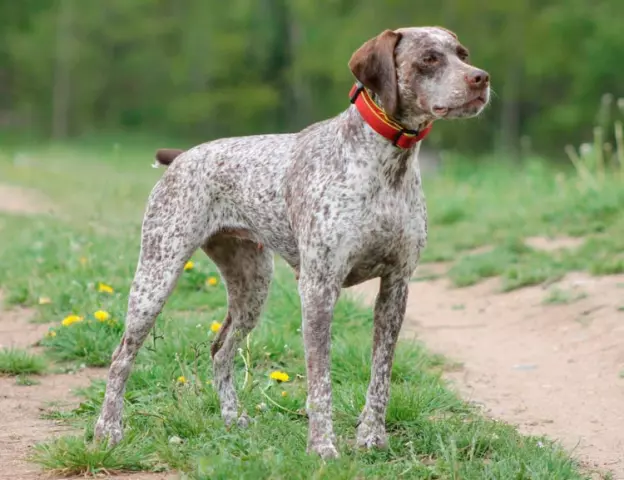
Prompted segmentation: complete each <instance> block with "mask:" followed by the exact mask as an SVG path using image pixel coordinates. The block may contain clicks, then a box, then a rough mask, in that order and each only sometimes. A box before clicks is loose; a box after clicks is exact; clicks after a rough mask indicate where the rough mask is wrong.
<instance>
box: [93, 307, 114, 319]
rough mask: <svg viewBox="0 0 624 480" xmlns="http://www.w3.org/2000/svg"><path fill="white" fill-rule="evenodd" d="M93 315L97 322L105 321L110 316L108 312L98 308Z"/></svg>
mask: <svg viewBox="0 0 624 480" xmlns="http://www.w3.org/2000/svg"><path fill="white" fill-rule="evenodd" d="M93 316H94V317H95V319H96V320H97V321H98V322H105V321H106V320H108V319H109V318H110V313H108V312H107V311H105V310H98V311H97V312H95V313H94V314H93Z"/></svg>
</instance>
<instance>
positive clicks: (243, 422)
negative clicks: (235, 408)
mask: <svg viewBox="0 0 624 480" xmlns="http://www.w3.org/2000/svg"><path fill="white" fill-rule="evenodd" d="M221 417H222V418H223V422H224V423H225V426H226V427H227V428H232V427H234V426H236V427H239V428H247V427H248V426H249V425H251V424H252V422H253V419H252V418H251V417H250V416H249V415H247V412H243V413H241V414H240V415H238V413H237V412H232V411H227V412H222V413H221Z"/></svg>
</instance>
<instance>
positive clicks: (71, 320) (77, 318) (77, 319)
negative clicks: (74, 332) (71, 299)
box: [61, 315, 84, 327]
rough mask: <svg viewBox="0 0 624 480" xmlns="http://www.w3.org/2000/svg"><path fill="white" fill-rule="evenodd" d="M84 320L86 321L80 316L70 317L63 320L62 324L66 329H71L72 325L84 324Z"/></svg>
mask: <svg viewBox="0 0 624 480" xmlns="http://www.w3.org/2000/svg"><path fill="white" fill-rule="evenodd" d="M83 320H84V317H80V316H78V315H68V316H66V317H65V318H64V319H63V321H62V322H61V324H62V325H63V326H64V327H69V326H70V325H71V324H73V323H78V322H82V321H83Z"/></svg>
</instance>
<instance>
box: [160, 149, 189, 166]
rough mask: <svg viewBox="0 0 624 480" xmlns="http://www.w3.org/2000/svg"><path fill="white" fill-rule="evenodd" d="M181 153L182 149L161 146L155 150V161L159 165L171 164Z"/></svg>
mask: <svg viewBox="0 0 624 480" xmlns="http://www.w3.org/2000/svg"><path fill="white" fill-rule="evenodd" d="M182 153H184V150H180V149H177V148H161V149H159V150H157V151H156V161H157V162H158V163H160V164H161V165H171V164H172V163H173V161H174V160H175V159H176V158H177V157H178V156H179V155H180V154H182Z"/></svg>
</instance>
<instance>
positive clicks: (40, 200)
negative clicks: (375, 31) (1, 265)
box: [0, 184, 176, 480]
mask: <svg viewBox="0 0 624 480" xmlns="http://www.w3.org/2000/svg"><path fill="white" fill-rule="evenodd" d="M55 211H56V209H55V207H54V206H53V205H52V204H51V203H50V201H49V200H48V199H47V198H45V197H44V196H43V195H41V194H39V193H38V192H37V191H32V190H27V189H24V188H21V187H14V186H10V185H2V184H0V212H4V213H9V214H17V215H32V214H42V213H44V214H45V213H54V212H55ZM2 305H3V301H2V292H0V348H3V347H16V348H25V349H28V350H31V351H38V350H40V349H38V348H37V347H35V346H34V344H35V343H36V342H37V341H38V340H40V339H41V338H42V337H43V336H44V335H45V333H46V332H47V331H48V328H49V325H42V324H36V323H32V322H31V319H32V318H33V316H34V313H35V312H34V311H33V310H29V309H11V310H5V309H3V308H2ZM105 375H106V370H105V369H88V368H87V369H82V370H80V371H78V372H77V373H75V374H47V375H37V376H32V378H34V379H35V380H36V381H37V382H39V383H37V384H36V385H30V386H20V385H17V383H16V381H15V378H14V377H6V376H1V375H0V412H1V415H0V480H43V479H50V478H64V477H58V476H56V477H55V476H50V475H48V474H45V473H43V472H42V471H41V469H40V468H39V467H38V466H37V465H34V464H32V463H30V462H28V461H27V456H28V455H29V454H30V452H31V450H32V446H33V445H35V444H36V443H39V442H43V441H47V440H51V439H53V438H54V437H56V436H60V435H63V434H67V433H70V430H69V429H68V428H67V427H65V426H62V425H60V424H58V423H57V422H54V421H52V420H44V419H43V418H41V417H42V414H43V413H44V412H45V411H46V410H47V408H49V407H50V405H52V404H53V405H54V408H62V409H70V408H73V407H75V406H77V405H78V403H79V401H80V399H79V398H78V397H76V396H75V395H74V393H73V391H74V390H75V389H77V388H80V387H86V386H87V385H89V383H90V382H91V380H92V379H95V378H103V377H104V376H105ZM98 478H101V477H98ZM105 478H107V479H120V480H121V479H124V480H161V479H162V480H165V479H166V480H172V479H173V478H176V477H175V476H174V475H173V474H151V473H136V474H126V475H112V476H107V477H105Z"/></svg>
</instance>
